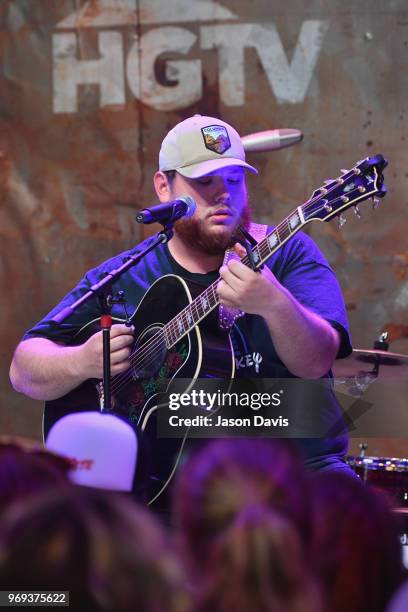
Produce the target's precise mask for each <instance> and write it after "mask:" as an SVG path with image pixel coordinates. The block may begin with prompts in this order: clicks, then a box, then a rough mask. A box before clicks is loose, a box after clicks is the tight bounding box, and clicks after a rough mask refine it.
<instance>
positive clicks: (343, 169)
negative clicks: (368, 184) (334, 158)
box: [340, 168, 348, 174]
mask: <svg viewBox="0 0 408 612" xmlns="http://www.w3.org/2000/svg"><path fill="white" fill-rule="evenodd" d="M340 172H341V173H342V174H346V172H348V170H347V169H346V168H342V169H341V170H340Z"/></svg>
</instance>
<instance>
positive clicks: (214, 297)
mask: <svg viewBox="0 0 408 612" xmlns="http://www.w3.org/2000/svg"><path fill="white" fill-rule="evenodd" d="M304 225H306V221H305V218H304V216H303V210H302V206H298V207H297V208H296V209H295V210H294V211H293V212H292V213H291V214H290V215H288V216H287V217H286V218H285V219H283V221H282V222H281V223H280V224H279V225H277V226H276V227H275V228H274V229H273V231H272V232H270V233H269V234H268V235H267V236H265V238H264V239H263V240H261V242H258V244H257V245H256V246H255V247H253V249H252V253H253V257H254V262H255V265H256V269H258V268H260V267H261V266H262V264H263V263H264V262H265V261H267V260H268V259H269V258H270V257H271V256H272V255H273V254H274V253H276V251H277V250H278V249H280V247H281V246H282V245H283V244H285V242H287V241H288V240H289V238H291V237H292V236H293V235H294V234H296V233H297V232H298V231H299V230H300V229H302V227H303V226H304ZM241 262H242V263H243V264H244V265H246V266H248V267H250V262H249V259H248V256H247V255H245V256H244V257H242V259H241ZM219 280H220V279H219V278H218V279H217V280H216V281H214V282H213V283H212V284H211V285H210V286H209V287H207V289H205V290H204V291H203V292H202V293H200V295H198V296H197V297H196V298H195V299H194V300H193V301H192V302H191V303H190V304H189V305H188V306H186V307H185V308H184V309H183V310H182V311H181V312H179V314H178V315H176V316H175V317H174V318H173V319H171V320H170V321H169V322H168V323H167V324H166V325H165V326H164V333H165V338H166V345H167V348H168V349H169V348H171V347H172V346H174V345H175V344H176V343H177V342H178V341H179V340H181V338H182V337H183V336H185V335H186V334H188V333H189V332H190V331H191V330H192V329H193V328H194V327H195V326H196V325H197V324H198V323H200V321H202V320H203V319H204V318H205V317H206V316H207V315H208V314H210V312H211V311H212V310H214V308H216V307H217V306H218V305H219V303H220V300H219V297H218V293H217V285H218V283H219Z"/></svg>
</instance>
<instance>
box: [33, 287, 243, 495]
mask: <svg viewBox="0 0 408 612" xmlns="http://www.w3.org/2000/svg"><path fill="white" fill-rule="evenodd" d="M202 289H203V288H202V286H199V285H195V284H193V283H189V284H188V285H187V283H186V282H185V281H184V280H183V279H182V278H180V277H179V276H175V275H167V276H163V277H162V278H160V279H158V280H157V281H156V282H155V283H153V285H152V286H151V287H150V288H149V290H148V291H147V292H146V294H145V295H144V297H143V300H142V301H141V302H140V304H139V306H138V307H137V309H136V310H135V312H134V314H133V315H132V317H131V323H132V325H133V326H134V327H135V330H136V331H135V342H134V345H133V347H132V355H134V356H135V359H133V360H132V362H133V363H132V366H131V367H130V368H129V370H127V372H125V373H123V374H119V375H117V376H114V377H112V380H111V388H112V408H113V412H114V413H115V414H117V415H118V416H121V417H122V418H125V419H126V420H127V421H128V422H129V423H130V424H131V425H132V426H133V427H134V428H135V429H136V430H137V432H138V439H139V447H140V449H141V457H139V458H138V473H137V479H139V481H140V483H139V484H140V487H141V488H143V489H145V490H146V489H147V497H148V499H149V500H151V499H152V498H153V497H155V496H156V495H157V493H158V492H159V490H160V488H162V487H163V485H164V484H166V485H167V481H168V480H169V478H171V476H172V474H173V472H174V470H175V467H176V464H177V462H178V460H179V457H180V455H181V450H182V447H183V445H184V440H185V438H184V439H181V440H179V439H176V440H173V439H161V440H159V441H158V442H157V443H156V440H157V438H156V418H155V417H156V412H157V410H160V409H164V406H165V405H166V404H165V402H166V398H167V396H168V394H169V393H171V392H178V393H183V392H186V391H188V390H189V388H192V387H193V384H194V379H196V378H216V379H223V380H227V381H230V380H231V379H232V378H233V376H234V356H233V351H232V346H231V342H230V338H229V334H228V333H226V332H222V331H220V330H219V329H218V325H217V313H218V311H215V312H212V313H210V314H209V315H208V316H207V317H206V318H205V319H204V320H203V321H202V322H201V323H200V324H199V325H197V326H195V327H194V328H193V330H192V331H190V332H189V333H187V334H186V335H184V336H183V337H182V338H181V339H180V340H179V341H178V342H176V344H175V345H174V346H172V347H171V348H169V349H167V347H166V341H165V335H164V333H163V329H164V325H165V324H166V323H168V322H169V321H171V320H172V319H173V318H174V317H175V316H176V315H177V314H178V313H180V311H182V310H183V309H184V308H185V307H186V306H188V305H189V304H190V303H191V302H192V300H193V299H194V298H195V297H196V296H197V295H198V294H199V293H201V291H202ZM114 322H115V323H123V322H124V321H123V320H121V319H114ZM99 329H100V328H99V319H95V320H93V321H90V322H89V323H88V324H86V325H85V326H84V327H83V328H82V329H81V330H80V331H79V332H78V333H77V335H76V336H75V339H74V344H76V345H79V344H82V343H83V342H85V341H86V340H87V339H88V338H89V337H90V336H91V335H93V334H94V333H96V332H97V331H98V330H99ZM147 345H148V347H147ZM179 379H183V380H182V381H180V380H179ZM184 379H186V380H184ZM181 382H182V383H183V385H181V384H180V383H181ZM102 403H103V387H102V383H101V381H99V380H87V381H85V382H84V383H82V384H81V385H80V386H79V387H77V388H76V389H74V390H73V391H71V392H70V393H68V394H66V395H64V396H63V397H61V398H58V399H57V400H52V401H49V402H46V404H45V410H44V421H43V430H44V438H45V439H46V438H47V435H48V432H49V430H50V428H51V427H52V425H53V424H54V423H55V422H56V421H58V420H59V419H60V418H62V417H63V416H65V415H67V414H71V413H74V412H83V411H89V410H98V411H99V410H100V409H101V405H102ZM186 435H187V431H186Z"/></svg>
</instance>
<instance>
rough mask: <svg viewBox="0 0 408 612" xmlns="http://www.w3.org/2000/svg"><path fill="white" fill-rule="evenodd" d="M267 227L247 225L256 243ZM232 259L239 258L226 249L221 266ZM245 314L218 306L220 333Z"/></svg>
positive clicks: (262, 237) (254, 224)
mask: <svg viewBox="0 0 408 612" xmlns="http://www.w3.org/2000/svg"><path fill="white" fill-rule="evenodd" d="M267 231H268V226H267V225H263V224H262V223H251V224H250V225H249V229H248V232H249V233H250V234H251V236H252V237H253V238H254V239H255V240H256V241H257V242H260V241H261V240H263V239H264V238H265V236H266V234H267ZM232 259H237V260H239V259H240V257H239V256H238V255H237V254H236V253H235V251H234V250H233V249H228V250H227V251H225V255H224V261H223V262H222V264H223V265H226V264H227V263H228V262H229V261H231V260H232ZM244 314H245V312H243V311H242V310H239V308H233V307H232V306H231V307H230V306H224V305H223V304H220V307H219V309H218V327H219V328H220V329H221V330H222V331H229V330H230V329H231V327H232V326H233V325H234V322H235V321H236V319H238V318H239V317H243V316H244Z"/></svg>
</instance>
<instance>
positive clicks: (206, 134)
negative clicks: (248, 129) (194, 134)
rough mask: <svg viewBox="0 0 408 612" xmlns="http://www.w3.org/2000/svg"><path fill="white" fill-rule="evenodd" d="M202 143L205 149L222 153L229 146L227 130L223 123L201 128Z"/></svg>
mask: <svg viewBox="0 0 408 612" xmlns="http://www.w3.org/2000/svg"><path fill="white" fill-rule="evenodd" d="M201 132H202V134H203V138H204V144H205V146H206V148H207V149H209V150H210V151H214V153H219V154H220V155H222V154H223V153H225V151H227V150H228V149H230V148H231V142H230V139H229V136H228V132H227V130H226V128H225V127H224V126H223V125H209V126H207V127H203V128H201Z"/></svg>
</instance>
